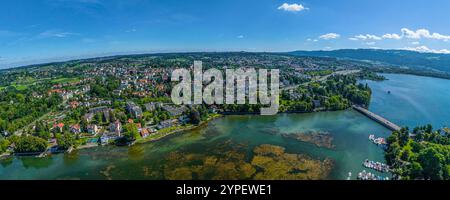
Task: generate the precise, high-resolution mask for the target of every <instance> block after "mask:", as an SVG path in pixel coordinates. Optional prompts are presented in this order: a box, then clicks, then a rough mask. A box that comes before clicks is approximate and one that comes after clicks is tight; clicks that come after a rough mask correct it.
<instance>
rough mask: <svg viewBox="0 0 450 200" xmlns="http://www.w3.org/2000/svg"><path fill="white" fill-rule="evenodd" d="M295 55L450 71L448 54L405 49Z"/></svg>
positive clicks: (336, 51) (314, 52)
mask: <svg viewBox="0 0 450 200" xmlns="http://www.w3.org/2000/svg"><path fill="white" fill-rule="evenodd" d="M289 54H291V55H297V56H318V57H333V58H340V59H355V60H365V61H372V62H379V63H384V64H390V65H397V66H405V67H410V68H421V69H423V68H429V69H434V70H439V71H444V72H450V54H435V53H420V52H415V51H406V50H379V49H342V50H334V51H294V52H289Z"/></svg>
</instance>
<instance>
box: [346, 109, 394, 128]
mask: <svg viewBox="0 0 450 200" xmlns="http://www.w3.org/2000/svg"><path fill="white" fill-rule="evenodd" d="M353 109H355V110H356V111H358V112H360V113H362V114H363V115H365V116H367V117H369V118H370V119H372V120H374V121H376V122H378V123H379V124H381V125H383V126H385V127H386V128H388V129H389V130H391V131H400V129H401V127H400V126H398V125H396V124H394V123H392V122H390V121H389V120H387V119H385V118H383V117H381V116H379V115H377V114H375V113H373V112H370V111H369V110H367V109H365V108H363V107H361V106H357V105H354V106H353Z"/></svg>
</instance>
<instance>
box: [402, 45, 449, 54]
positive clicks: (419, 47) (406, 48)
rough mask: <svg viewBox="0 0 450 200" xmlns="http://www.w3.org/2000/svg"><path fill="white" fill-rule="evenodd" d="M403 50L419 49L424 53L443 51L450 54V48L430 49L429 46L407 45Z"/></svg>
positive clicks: (418, 50)
mask: <svg viewBox="0 0 450 200" xmlns="http://www.w3.org/2000/svg"><path fill="white" fill-rule="evenodd" d="M403 50H408V51H417V52H422V53H443V54H450V50H448V49H441V50H436V49H430V48H428V47H427V46H418V47H405V48H403Z"/></svg>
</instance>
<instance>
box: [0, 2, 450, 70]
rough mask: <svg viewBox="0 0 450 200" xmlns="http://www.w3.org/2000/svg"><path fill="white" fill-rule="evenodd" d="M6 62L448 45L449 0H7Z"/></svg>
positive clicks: (0, 38) (2, 29) (0, 9)
mask: <svg viewBox="0 0 450 200" xmlns="http://www.w3.org/2000/svg"><path fill="white" fill-rule="evenodd" d="M0 4H1V6H0V67H11V66H17V65H24V64H31V63H39V62H46V61H53V60H62V59H70V58H80V57H93V56H102V55H111V54H122V53H144V52H181V51H290V50H319V49H320V50H331V49H343V48H382V49H410V50H417V51H426V52H440V53H450V20H448V19H450V12H449V10H450V1H448V0H433V1H429V0H408V1H406V0H377V1H375V0H339V1H338V0H280V1H279V0H183V1H181V0H4V1H2V2H1V3H0Z"/></svg>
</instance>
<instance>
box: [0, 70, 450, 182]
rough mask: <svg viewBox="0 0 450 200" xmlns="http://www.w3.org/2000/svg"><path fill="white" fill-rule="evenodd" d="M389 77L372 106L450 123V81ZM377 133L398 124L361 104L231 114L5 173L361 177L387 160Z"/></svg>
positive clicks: (412, 118)
mask: <svg viewBox="0 0 450 200" xmlns="http://www.w3.org/2000/svg"><path fill="white" fill-rule="evenodd" d="M385 76H386V77H387V78H388V79H389V80H387V81H383V82H374V81H363V83H367V84H369V85H370V87H371V88H372V90H373V100H372V104H371V105H370V110H371V111H373V112H375V113H377V114H380V115H382V116H383V117H386V118H387V119H389V120H391V121H392V122H394V123H397V124H398V125H401V126H415V125H419V124H426V123H431V124H433V125H434V126H436V127H440V126H442V125H444V124H448V121H446V120H448V119H450V116H449V112H448V108H450V105H449V104H450V95H449V94H450V81H449V80H442V79H436V78H428V77H418V76H411V75H391V74H386V75H385ZM388 91H391V93H390V94H388ZM311 133H324V134H326V135H327V137H329V138H332V144H333V147H332V148H328V147H319V146H317V145H315V144H313V143H310V142H303V140H299V139H298V137H297V136H296V135H297V134H311ZM370 134H375V135H376V136H379V137H387V136H388V135H389V134H390V131H389V130H387V129H386V128H384V127H383V126H381V125H379V124H377V123H375V122H373V121H372V120H370V119H368V118H366V117H365V116H363V115H361V114H359V113H358V112H356V111H353V110H346V111H337V112H322V113H310V114H279V115H276V116H225V117H223V118H220V119H217V120H215V121H212V122H210V123H209V124H208V125H205V126H204V127H200V128H197V129H195V130H192V131H187V132H185V133H182V134H178V135H175V136H171V137H169V138H166V139H164V140H162V141H159V142H155V143H147V144H140V145H135V146H133V147H98V148H92V149H84V150H79V151H76V152H74V153H72V154H66V155H63V154H59V155H53V156H51V157H47V158H34V157H15V158H11V159H7V160H2V161H0V179H120V180H121V179H249V178H261V179H268V177H269V178H270V177H272V178H274V179H292V178H295V179H346V178H347V177H348V173H349V172H352V177H351V178H352V179H355V178H356V177H355V176H356V174H357V173H358V172H360V171H362V170H364V168H363V167H362V162H363V161H364V160H365V159H370V160H374V161H381V162H384V161H385V160H384V156H383V150H382V149H381V148H380V147H378V146H376V145H374V144H372V143H371V142H370V141H369V140H368V136H369V135H370ZM266 144H269V145H272V146H267V145H266ZM264 145H266V146H264ZM327 160H330V161H331V163H332V164H330V162H326V161H327ZM292 163H296V165H295V166H293V165H292ZM297 165H298V166H300V167H296V166H297ZM261 169H264V170H263V171H264V173H263V172H262V170H261Z"/></svg>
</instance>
